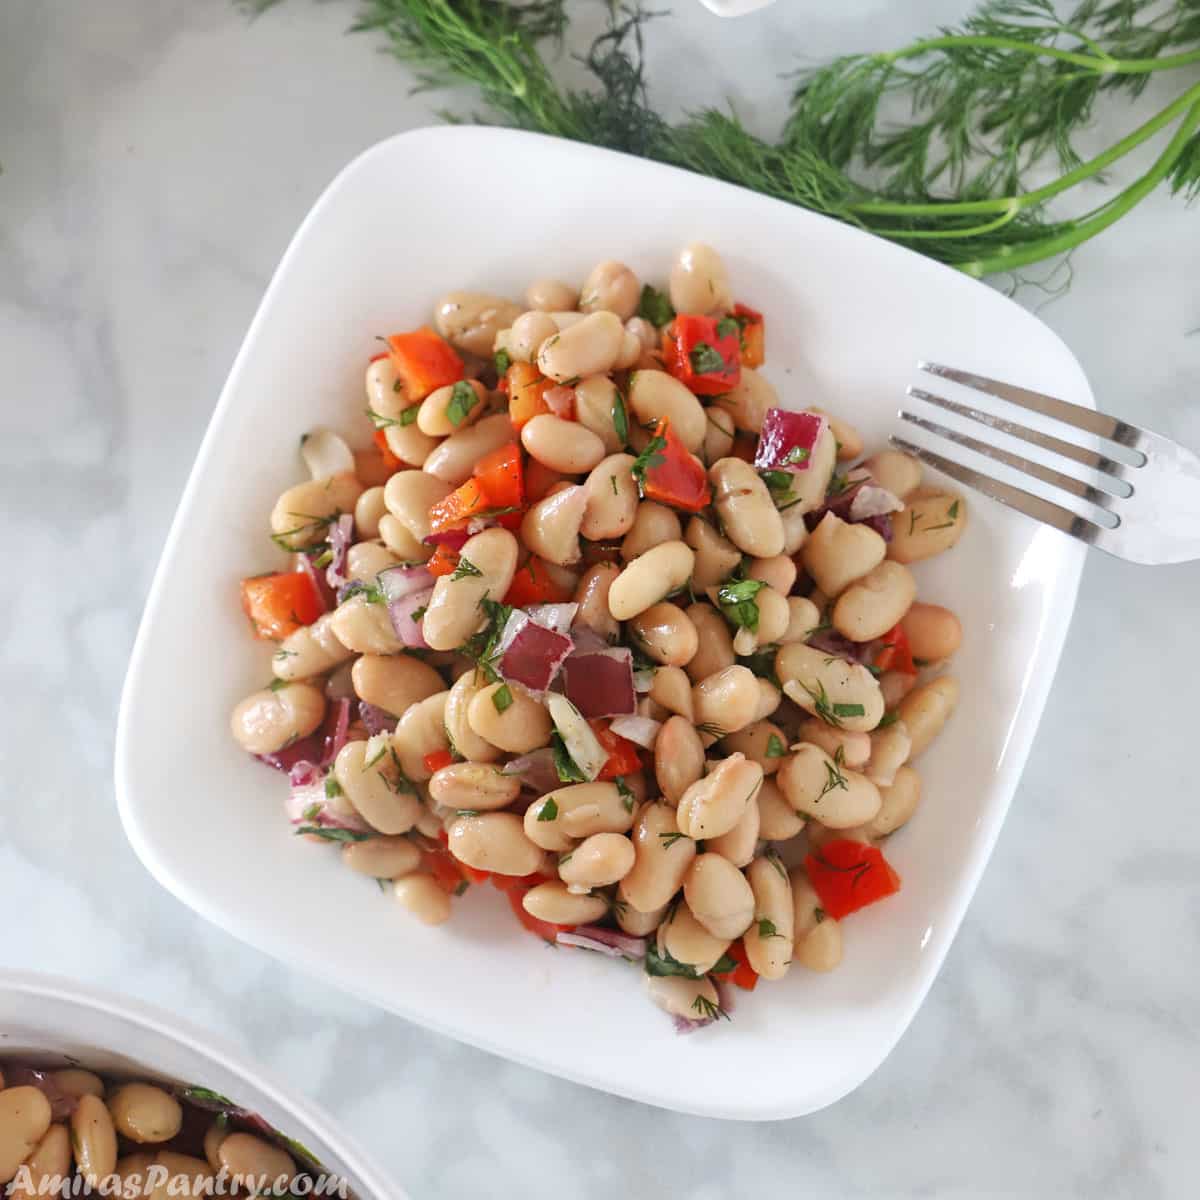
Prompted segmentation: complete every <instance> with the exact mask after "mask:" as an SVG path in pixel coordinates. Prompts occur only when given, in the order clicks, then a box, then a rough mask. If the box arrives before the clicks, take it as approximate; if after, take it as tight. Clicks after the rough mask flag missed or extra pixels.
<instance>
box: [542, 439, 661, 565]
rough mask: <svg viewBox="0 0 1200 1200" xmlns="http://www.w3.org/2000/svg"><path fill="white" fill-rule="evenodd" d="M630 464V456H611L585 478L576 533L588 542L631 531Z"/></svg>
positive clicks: (634, 502) (634, 501)
mask: <svg viewBox="0 0 1200 1200" xmlns="http://www.w3.org/2000/svg"><path fill="white" fill-rule="evenodd" d="M534 419H535V420H537V418H534ZM530 424H532V422H530ZM526 428H528V426H526ZM593 436H594V435H593ZM633 463H634V459H633V456H632V455H630V454H610V455H609V456H608V457H607V458H605V459H603V460H602V461H601V462H600V463H598V464H597V465H596V466H595V467H594V468H593V470H592V472H591V474H590V475H589V476H588V477H587V481H586V482H585V483H584V485H583V486H584V489H585V491H586V492H587V507H586V509H585V510H584V514H583V521H582V523H581V524H580V527H579V532H580V533H581V534H582V535H583V536H584V537H585V538H587V539H588V540H589V541H592V542H603V541H609V540H611V539H613V538H619V537H624V536H625V534H627V533H628V532H629V531H630V530H631V529H632V528H633V522H634V518H635V517H636V516H637V512H638V491H637V484H636V483H635V482H634V478H633V474H632V470H631V468H632V467H633Z"/></svg>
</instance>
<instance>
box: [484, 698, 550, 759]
mask: <svg viewBox="0 0 1200 1200" xmlns="http://www.w3.org/2000/svg"><path fill="white" fill-rule="evenodd" d="M498 695H501V696H506V698H507V699H508V701H509V702H508V704H507V705H505V706H504V707H503V708H501V707H498V704H497V699H496V698H497V696H498ZM467 720H468V721H469V722H470V724H471V728H472V729H473V730H474V731H475V732H476V733H477V734H478V735H479V736H480V737H481V738H483V739H484V741H487V742H491V744H492V745H493V746H498V747H499V748H500V749H501V750H506V751H508V753H510V754H528V753H529V752H530V751H531V750H537V749H539V748H540V747H542V746H547V745H549V744H550V733H551V731H552V729H553V723H552V722H551V720H550V714H549V713H548V712H547V711H546V706H545V705H544V704H542V703H540V702H539V701H537V700H535V699H534V698H533V697H532V696H531V695H530V694H529V693H528V692H526V691H525V690H524V689H523V688H519V687H508V685H507V684H504V683H490V684H488V685H487V687H484V688H480V690H479V691H478V692H476V693H475V695H474V697H473V698H472V700H471V703H470V706H469V707H468V708H467Z"/></svg>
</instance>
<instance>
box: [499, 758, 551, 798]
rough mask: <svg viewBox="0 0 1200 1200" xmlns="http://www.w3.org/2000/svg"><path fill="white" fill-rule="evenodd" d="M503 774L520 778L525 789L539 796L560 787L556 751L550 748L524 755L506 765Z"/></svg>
mask: <svg viewBox="0 0 1200 1200" xmlns="http://www.w3.org/2000/svg"><path fill="white" fill-rule="evenodd" d="M503 774H505V775H516V776H518V777H519V778H520V780H521V783H522V784H523V785H524V786H525V787H527V788H528V789H529V790H530V791H531V792H537V794H538V795H539V796H543V795H545V794H546V793H547V792H552V791H554V789H555V788H556V787H558V786H559V778H558V772H557V771H556V770H555V769H554V751H553V750H551V749H549V748H548V747H543V748H542V749H541V750H534V751H533V752H532V753H530V754H522V755H521V757H520V758H514V759H513V760H512V761H511V762H507V763H505V764H504V767H503Z"/></svg>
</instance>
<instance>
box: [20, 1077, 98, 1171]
mask: <svg viewBox="0 0 1200 1200" xmlns="http://www.w3.org/2000/svg"><path fill="white" fill-rule="evenodd" d="M22 1090H23V1089H20V1088H10V1089H9V1091H22ZM8 1094H9V1092H0V1100H2V1099H3V1098H4V1097H5V1096H7V1095H8ZM43 1132H45V1130H43ZM71 1145H72V1147H73V1148H74V1150H75V1165H76V1167H77V1168H78V1170H79V1173H80V1175H82V1176H83V1178H84V1181H85V1182H86V1183H87V1184H89V1185H90V1186H91V1187H93V1188H95V1187H97V1186H98V1185H99V1183H100V1181H101V1180H102V1179H103V1178H104V1177H105V1176H106V1175H110V1174H112V1170H113V1168H114V1167H115V1166H116V1165H117V1131H116V1129H115V1128H114V1127H113V1122H112V1117H111V1116H109V1112H108V1109H107V1108H106V1107H105V1105H104V1101H103V1100H101V1099H100V1097H99V1096H80V1097H79V1100H78V1102H77V1103H76V1105H75V1111H74V1112H73V1113H72V1114H71Z"/></svg>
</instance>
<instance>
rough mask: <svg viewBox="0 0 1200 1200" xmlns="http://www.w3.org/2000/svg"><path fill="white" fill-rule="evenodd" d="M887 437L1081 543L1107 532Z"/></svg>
mask: <svg viewBox="0 0 1200 1200" xmlns="http://www.w3.org/2000/svg"><path fill="white" fill-rule="evenodd" d="M888 440H889V441H890V442H891V443H892V445H893V446H895V447H896V449H897V450H903V451H904V452H905V453H906V454H911V455H912V456H913V457H914V458H919V459H920V460H921V461H922V462H923V463H925V464H927V465H928V466H931V467H934V468H936V469H937V470H939V471H942V472H944V473H945V474H947V475H949V476H950V477H951V478H952V479H957V480H958V481H959V482H960V483H965V484H966V485H967V486H968V487H973V488H975V489H976V490H977V491H980V492H982V493H983V494H984V495H985V496H991V498H992V499H993V500H998V501H999V502H1000V503H1001V504H1005V505H1007V506H1008V507H1009V508H1015V509H1016V510H1017V511H1018V512H1022V513H1024V514H1025V515H1026V516H1027V517H1032V518H1033V519H1034V520H1035V521H1041V522H1042V523H1043V524H1045V525H1051V526H1053V527H1054V528H1055V529H1058V530H1060V531H1061V532H1062V533H1065V534H1069V535H1070V536H1071V537H1073V538H1078V539H1079V540H1080V541H1081V542H1087V543H1088V544H1089V545H1092V544H1094V543H1096V542H1097V541H1099V540H1100V538H1101V536H1102V535H1103V534H1105V533H1107V532H1108V531H1107V530H1105V529H1102V528H1101V527H1100V526H1099V525H1096V524H1095V523H1094V522H1092V521H1089V520H1088V519H1087V518H1086V517H1081V516H1080V515H1079V514H1078V513H1073V512H1071V510H1070V509H1067V508H1062V507H1060V506H1059V505H1057V504H1052V503H1051V502H1050V501H1049V500H1043V499H1042V498H1041V496H1035V495H1033V494H1032V493H1031V492H1026V491H1022V490H1021V489H1020V488H1016V487H1012V486H1011V485H1010V484H1007V483H1002V482H1001V481H1000V480H999V479H993V478H992V477H991V476H990V475H982V474H980V473H979V472H978V471H974V470H972V469H971V468H970V467H964V466H963V465H962V464H961V463H956V462H953V461H951V460H950V459H948V458H943V457H942V456H941V455H940V454H935V453H934V452H933V451H932V450H926V449H924V447H922V446H917V445H915V444H914V443H912V442H908V441H905V440H904V438H899V437H896V436H894V435H893V436H892V437H891V438H889V439H888Z"/></svg>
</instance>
